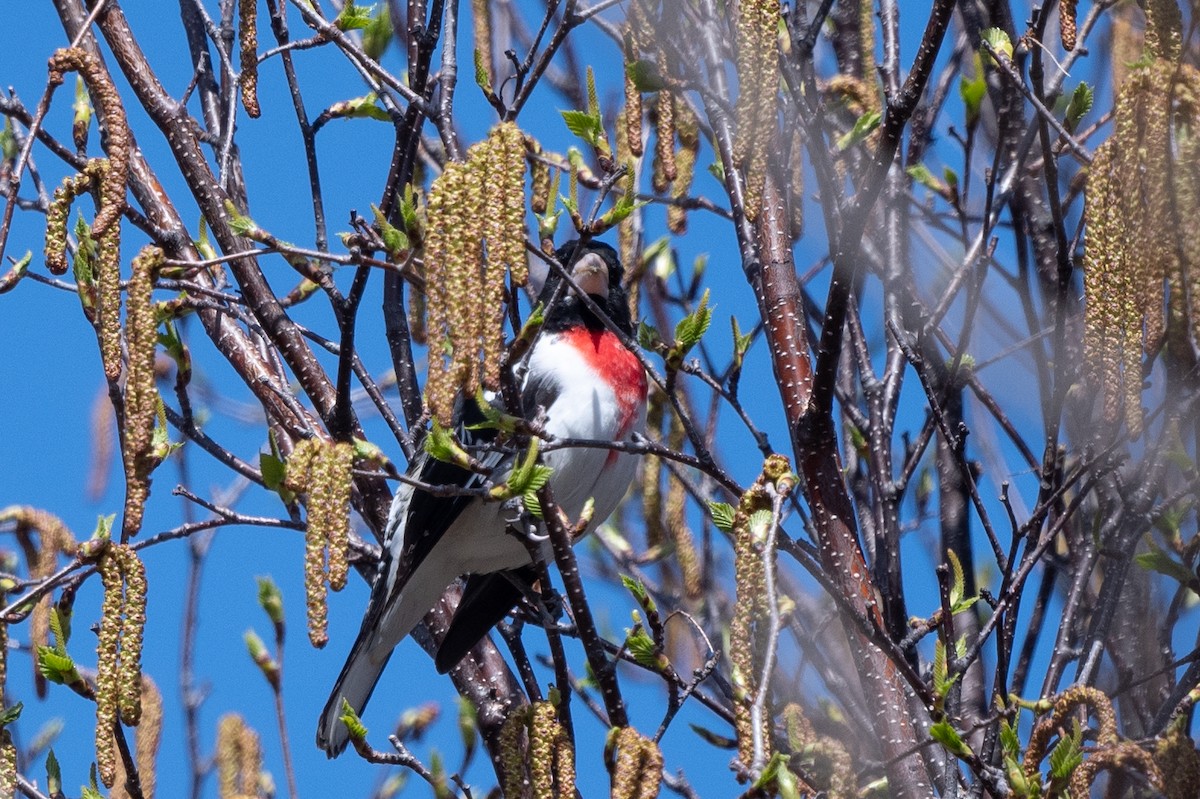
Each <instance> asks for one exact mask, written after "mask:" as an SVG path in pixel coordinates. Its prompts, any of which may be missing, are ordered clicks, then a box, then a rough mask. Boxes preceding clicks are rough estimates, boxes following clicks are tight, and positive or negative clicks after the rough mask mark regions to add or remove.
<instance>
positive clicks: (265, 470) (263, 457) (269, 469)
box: [258, 452, 290, 493]
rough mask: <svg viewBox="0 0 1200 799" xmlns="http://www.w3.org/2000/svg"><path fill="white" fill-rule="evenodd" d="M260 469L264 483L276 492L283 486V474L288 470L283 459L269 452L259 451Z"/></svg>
mask: <svg viewBox="0 0 1200 799" xmlns="http://www.w3.org/2000/svg"><path fill="white" fill-rule="evenodd" d="M258 470H259V471H260V472H261V473H262V477H263V483H264V484H265V485H266V487H267V488H269V489H271V490H272V491H276V492H278V491H279V490H280V489H281V488H283V476H284V474H285V473H286V472H287V467H286V466H285V465H284V462H283V461H282V460H281V459H279V458H277V457H275V456H274V455H272V454H271V453H269V452H260V453H258ZM289 493H290V492H289Z"/></svg>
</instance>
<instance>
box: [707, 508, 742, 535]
mask: <svg viewBox="0 0 1200 799" xmlns="http://www.w3.org/2000/svg"><path fill="white" fill-rule="evenodd" d="M708 512H709V513H711V514H712V520H713V524H715V525H716V526H717V529H718V530H720V531H722V532H725V533H729V532H732V531H733V519H734V516H735V515H736V514H737V508H735V507H733V506H732V505H730V504H729V503H728V502H709V503H708Z"/></svg>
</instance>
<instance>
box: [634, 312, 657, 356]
mask: <svg viewBox="0 0 1200 799" xmlns="http://www.w3.org/2000/svg"><path fill="white" fill-rule="evenodd" d="M637 339H638V346H639V347H641V348H642V349H644V350H653V349H655V348H656V347H657V346H658V345H659V344H660V343H662V337H661V336H659V335H658V328H656V327H655V326H654V325H652V324H650V323H649V322H647V321H646V320H645V319H643V320H641V321H640V322H638V332H637Z"/></svg>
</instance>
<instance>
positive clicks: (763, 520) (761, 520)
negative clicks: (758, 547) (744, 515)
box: [747, 508, 775, 543]
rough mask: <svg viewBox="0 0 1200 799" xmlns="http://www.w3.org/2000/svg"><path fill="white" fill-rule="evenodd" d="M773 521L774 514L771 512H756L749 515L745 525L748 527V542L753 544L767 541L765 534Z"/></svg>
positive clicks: (764, 510)
mask: <svg viewBox="0 0 1200 799" xmlns="http://www.w3.org/2000/svg"><path fill="white" fill-rule="evenodd" d="M774 520H775V514H773V513H771V511H769V510H766V509H765V508H764V509H763V510H756V511H754V513H751V514H750V518H749V519H748V520H747V524H748V525H749V526H750V540H751V541H754V542H756V543H757V542H762V541H766V540H767V533H768V532H769V531H770V529H771V524H772V523H773V522H774Z"/></svg>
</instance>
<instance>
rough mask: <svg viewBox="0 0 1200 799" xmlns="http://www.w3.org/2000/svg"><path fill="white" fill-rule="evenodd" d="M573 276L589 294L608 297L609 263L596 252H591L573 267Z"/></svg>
mask: <svg viewBox="0 0 1200 799" xmlns="http://www.w3.org/2000/svg"><path fill="white" fill-rule="evenodd" d="M571 278H572V279H573V280H574V281H575V284H576V285H578V286H579V288H581V289H583V291H584V292H585V293H587V294H591V295H593V296H596V297H608V264H606V263H604V259H603V258H601V257H600V256H599V255H597V254H596V253H594V252H589V253H588V254H586V255H584V256H583V257H582V258H580V259H579V260H578V261H576V262H575V266H574V267H572V268H571Z"/></svg>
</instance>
